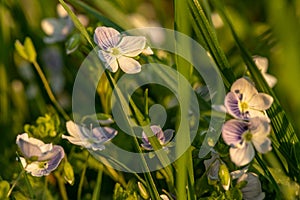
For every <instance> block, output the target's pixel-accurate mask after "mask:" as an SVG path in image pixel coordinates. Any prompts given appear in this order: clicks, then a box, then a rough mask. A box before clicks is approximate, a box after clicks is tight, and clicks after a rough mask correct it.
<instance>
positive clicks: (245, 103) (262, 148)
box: [222, 78, 273, 166]
mask: <svg viewBox="0 0 300 200" xmlns="http://www.w3.org/2000/svg"><path fill="white" fill-rule="evenodd" d="M272 103H273V98H272V97H271V96H270V95H268V94H265V93H259V92H258V91H257V90H256V88H255V87H254V85H253V84H252V83H251V82H250V81H249V80H247V79H246V78H240V79H238V80H236V81H235V82H234V83H233V84H232V86H231V90H230V92H229V93H228V94H227V95H226V97H225V102H224V104H225V107H226V110H227V112H228V113H229V114H230V115H231V116H233V117H234V118H235V119H231V120H229V121H227V122H226V123H225V124H224V125H223V128H222V137H223V139H224V141H225V143H226V144H227V145H230V150H229V153H230V158H231V160H232V162H234V163H235V164H236V165H237V166H243V165H246V164H248V163H250V162H251V161H252V159H253V158H254V156H255V149H256V151H258V152H260V153H267V152H268V151H270V150H271V149H272V148H271V140H270V139H269V138H268V135H269V134H270V129H271V128H270V124H269V122H270V119H269V118H268V116H267V114H266V110H267V109H268V108H270V107H271V105H272Z"/></svg>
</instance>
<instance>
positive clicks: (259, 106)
mask: <svg viewBox="0 0 300 200" xmlns="http://www.w3.org/2000/svg"><path fill="white" fill-rule="evenodd" d="M272 103H273V97H271V96H270V95H268V94H265V93H259V92H258V91H257V90H256V88H255V87H254V86H253V84H252V83H250V82H249V81H248V80H247V79H245V78H240V79H238V80H236V81H235V82H234V83H233V84H232V86H231V90H230V92H229V93H228V94H227V95H226V97H225V101H224V104H225V107H226V110H227V112H228V113H229V114H230V115H232V116H233V117H235V118H239V119H250V118H254V117H267V115H266V113H265V110H267V109H268V108H270V107H271V105H272Z"/></svg>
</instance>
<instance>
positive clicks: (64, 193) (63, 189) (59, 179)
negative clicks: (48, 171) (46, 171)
mask: <svg viewBox="0 0 300 200" xmlns="http://www.w3.org/2000/svg"><path fill="white" fill-rule="evenodd" d="M54 176H55V177H56V179H57V182H58V187H59V191H60V195H61V198H62V199H63V200H68V195H67V191H66V187H65V182H64V179H63V178H62V177H61V176H60V174H59V173H58V172H55V173H54Z"/></svg>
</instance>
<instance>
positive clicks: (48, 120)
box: [24, 112, 60, 139]
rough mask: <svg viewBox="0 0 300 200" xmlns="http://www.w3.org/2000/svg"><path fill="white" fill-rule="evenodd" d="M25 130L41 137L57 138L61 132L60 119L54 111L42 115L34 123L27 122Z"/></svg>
mask: <svg viewBox="0 0 300 200" xmlns="http://www.w3.org/2000/svg"><path fill="white" fill-rule="evenodd" d="M24 131H25V132H26V133H28V134H31V135H32V136H33V137H36V138H41V139H51V138H55V137H57V136H58V135H59V134H60V119H59V117H58V115H57V114H56V113H54V112H52V113H51V112H50V113H47V114H45V115H44V116H40V117H38V118H37V120H36V121H35V124H34V125H30V124H26V125H25V126H24Z"/></svg>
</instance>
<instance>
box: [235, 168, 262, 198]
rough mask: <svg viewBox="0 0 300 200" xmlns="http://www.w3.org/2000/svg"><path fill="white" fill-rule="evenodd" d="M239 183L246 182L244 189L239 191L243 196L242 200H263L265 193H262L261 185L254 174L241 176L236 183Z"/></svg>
mask: <svg viewBox="0 0 300 200" xmlns="http://www.w3.org/2000/svg"><path fill="white" fill-rule="evenodd" d="M241 181H247V184H246V185H245V187H243V188H242V189H241V191H242V194H243V199H253V200H254V199H255V200H263V199H264V197H265V193H263V192H262V189H261V183H260V181H259V179H258V176H257V175H256V174H254V173H246V174H243V175H242V176H241V177H240V178H239V179H238V181H237V182H238V183H239V182H241Z"/></svg>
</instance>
